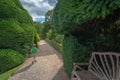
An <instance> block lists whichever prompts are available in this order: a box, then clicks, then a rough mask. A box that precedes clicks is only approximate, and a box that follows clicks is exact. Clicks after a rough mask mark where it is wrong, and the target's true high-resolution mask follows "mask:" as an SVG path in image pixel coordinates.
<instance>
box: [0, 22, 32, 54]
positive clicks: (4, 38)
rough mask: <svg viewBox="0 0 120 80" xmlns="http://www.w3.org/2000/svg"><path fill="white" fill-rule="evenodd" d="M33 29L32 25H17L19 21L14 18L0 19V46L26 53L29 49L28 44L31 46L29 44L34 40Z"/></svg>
mask: <svg viewBox="0 0 120 80" xmlns="http://www.w3.org/2000/svg"><path fill="white" fill-rule="evenodd" d="M21 26H22V27H21ZM23 26H24V27H23ZM28 28H29V29H28ZM33 29H34V28H33V27H32V26H29V25H27V24H21V25H19V23H18V22H16V21H15V20H10V21H9V20H1V21H0V42H1V43H0V48H1V49H7V48H11V49H14V50H17V51H19V52H21V53H23V54H25V53H27V52H28V51H29V50H30V46H32V45H31V44H32V43H33V41H34V38H33V37H34V31H33Z"/></svg>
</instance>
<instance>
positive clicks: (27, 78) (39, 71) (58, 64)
mask: <svg viewBox="0 0 120 80" xmlns="http://www.w3.org/2000/svg"><path fill="white" fill-rule="evenodd" d="M39 46H40V47H39V48H40V49H39V52H38V54H37V57H36V60H37V62H36V63H34V64H32V63H31V62H32V57H31V58H29V59H27V60H26V62H25V63H24V65H23V67H22V68H21V69H19V70H18V71H17V72H16V73H14V74H13V76H11V77H10V78H9V79H8V80H69V79H68V77H67V75H66V73H65V72H64V68H63V62H62V58H61V55H60V53H58V52H57V51H56V50H55V49H54V48H53V47H51V46H50V45H49V44H48V43H47V42H46V41H44V40H41V41H40V42H39Z"/></svg>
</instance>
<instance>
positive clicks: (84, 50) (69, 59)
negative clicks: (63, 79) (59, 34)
mask: <svg viewBox="0 0 120 80" xmlns="http://www.w3.org/2000/svg"><path fill="white" fill-rule="evenodd" d="M91 53H92V51H91V50H90V48H89V47H87V46H84V45H82V44H80V43H79V41H78V40H77V39H75V38H74V37H73V36H65V37H64V40H63V61H64V67H65V70H66V72H67V74H68V76H69V77H70V76H71V72H72V70H73V63H74V62H88V61H89V59H90V57H91Z"/></svg>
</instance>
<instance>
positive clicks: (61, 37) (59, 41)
mask: <svg viewBox="0 0 120 80" xmlns="http://www.w3.org/2000/svg"><path fill="white" fill-rule="evenodd" d="M63 38H64V36H63V35H57V36H56V37H55V39H54V40H55V41H56V42H57V43H60V44H61V43H62V41H63Z"/></svg>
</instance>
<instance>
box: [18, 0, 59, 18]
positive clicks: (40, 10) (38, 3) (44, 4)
mask: <svg viewBox="0 0 120 80" xmlns="http://www.w3.org/2000/svg"><path fill="white" fill-rule="evenodd" d="M20 1H21V3H22V5H23V6H24V8H25V9H27V10H28V12H29V13H30V15H31V16H32V18H33V20H35V18H38V17H42V16H44V15H45V13H46V12H47V11H48V10H50V9H53V8H54V6H55V4H56V2H57V0H20Z"/></svg>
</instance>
